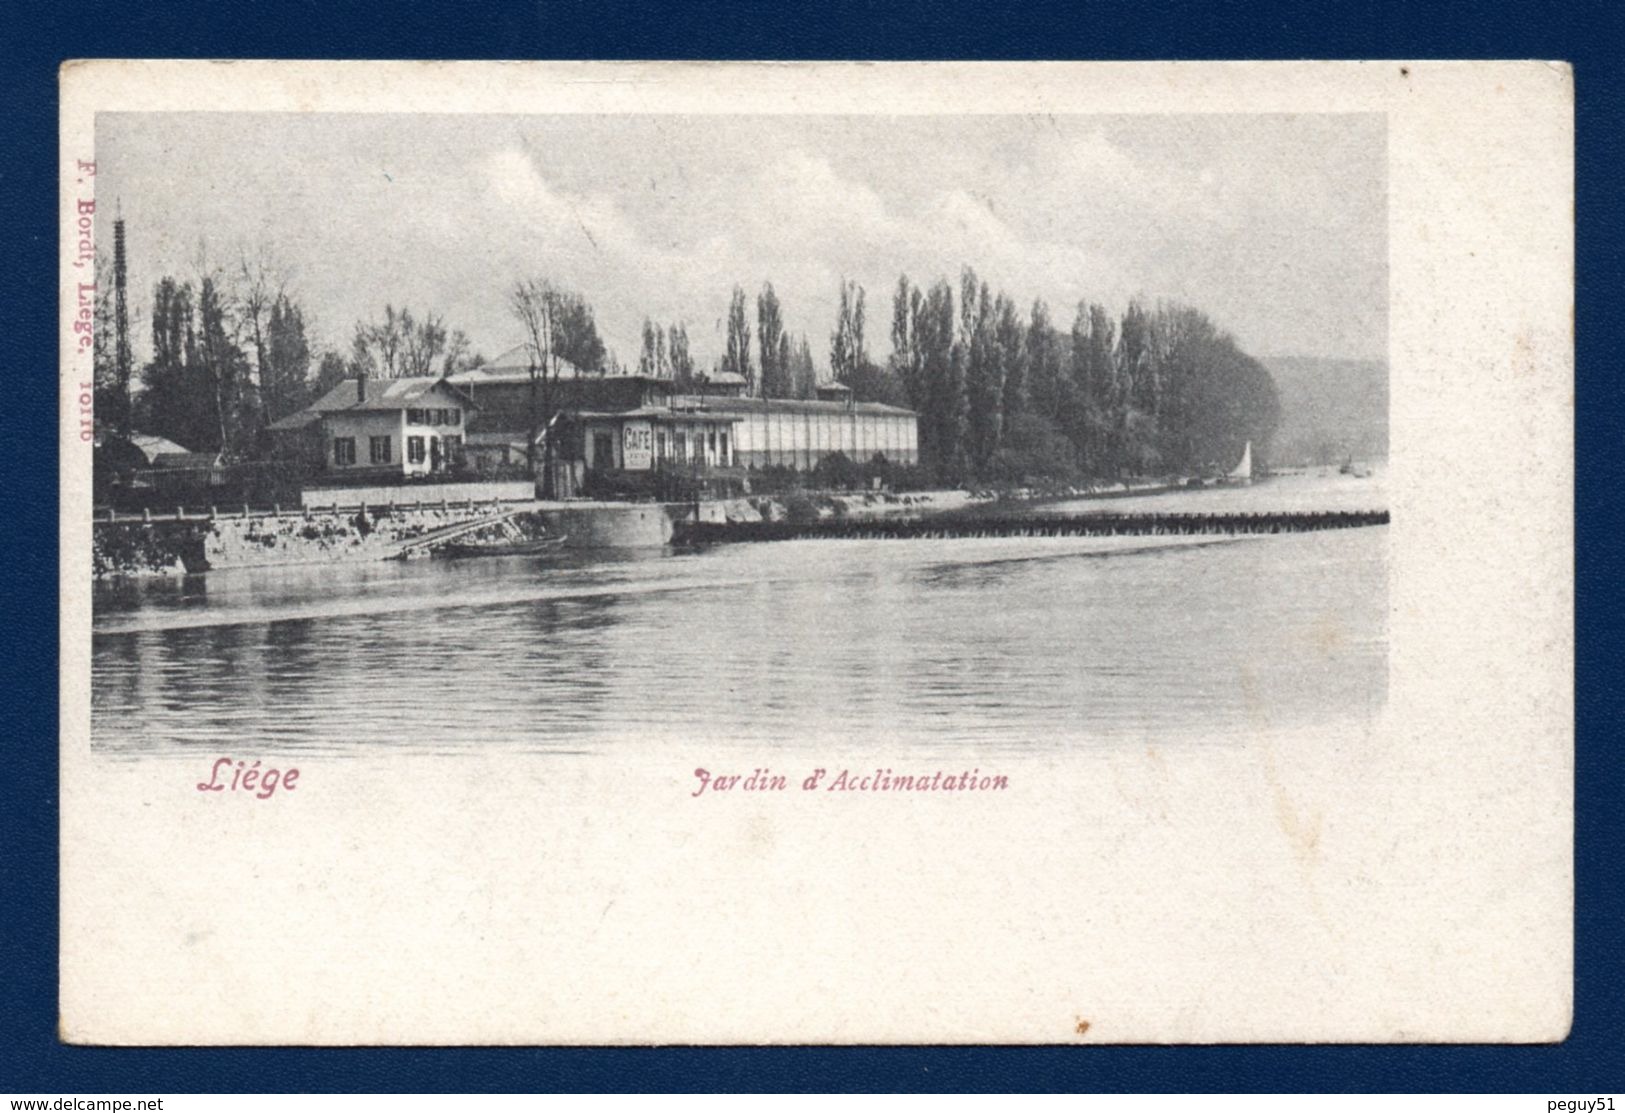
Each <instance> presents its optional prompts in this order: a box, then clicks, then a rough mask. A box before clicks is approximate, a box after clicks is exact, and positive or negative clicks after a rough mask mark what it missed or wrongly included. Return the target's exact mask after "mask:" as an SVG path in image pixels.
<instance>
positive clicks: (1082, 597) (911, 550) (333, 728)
mask: <svg viewBox="0 0 1625 1113" xmlns="http://www.w3.org/2000/svg"><path fill="white" fill-rule="evenodd" d="M96 131H97V134H96V144H97V158H96V192H97V198H98V210H97V214H98V215H97V219H98V228H100V229H101V230H102V231H103V232H104V233H105V232H107V231H110V232H111V235H105V234H104V235H102V236H100V237H99V238H98V241H97V248H96V268H97V275H98V281H97V283H96V290H97V294H96V297H97V300H96V305H95V329H96V344H95V352H96V368H95V372H96V442H95V446H96V447H95V452H96V455H95V484H96V486H95V506H94V516H95V527H94V528H95V565H94V570H95V579H96V583H95V589H94V590H95V618H94V626H93V630H94V660H93V667H92V684H91V690H92V701H93V702H92V730H93V743H94V745H95V747H96V748H97V749H98V750H105V751H108V752H118V753H124V754H131V755H135V754H145V753H149V752H154V751H158V752H164V751H168V752H188V751H194V752H195V749H196V747H199V746H201V747H205V748H207V747H218V746H219V744H220V742H221V740H222V739H223V738H234V739H236V740H237V741H236V745H237V746H238V747H239V748H240V749H242V750H243V751H244V752H249V751H253V752H255V754H256V756H258V753H259V751H261V750H275V751H288V752H293V753H301V752H307V751H315V752H325V753H340V752H346V751H349V750H351V749H354V748H357V747H374V748H386V749H387V748H402V749H410V748H422V749H427V750H431V751H434V752H447V751H455V750H458V749H461V748H464V747H468V746H478V747H492V746H511V747H514V748H515V749H516V750H519V751H522V752H537V751H541V752H545V751H549V750H556V749H566V750H583V749H588V750H600V749H601V750H606V751H608V750H613V748H614V747H615V746H616V745H617V743H619V742H621V741H622V740H624V739H626V738H628V737H640V736H647V735H649V734H650V733H651V732H667V731H669V732H675V733H678V734H682V735H687V736H701V737H707V738H709V739H711V740H713V741H714V742H715V743H716V744H718V745H722V746H734V745H747V746H750V747H766V749H764V750H763V751H762V752H764V753H769V754H771V753H773V752H775V751H776V750H779V749H781V748H789V749H793V748H794V747H795V746H796V745H797V744H798V742H799V741H802V740H804V739H805V738H807V737H808V736H812V737H813V738H814V739H815V740H818V741H823V740H827V738H828V737H829V736H830V735H844V736H852V737H856V736H858V735H874V736H880V737H884V738H885V739H886V742H887V744H888V746H890V747H892V748H894V749H895V748H896V747H898V746H899V745H902V746H907V747H909V748H911V749H912V748H915V747H919V748H922V749H926V750H930V751H932V753H933V754H934V755H935V756H941V757H943V758H945V759H946V758H954V757H958V756H964V757H966V758H970V757H974V756H975V755H976V754H977V753H978V752H983V751H986V750H988V749H989V748H991V749H993V750H1005V749H1042V748H1045V747H1075V746H1094V745H1100V746H1111V745H1118V744H1123V743H1125V742H1130V743H1131V742H1134V741H1136V740H1140V739H1144V738H1147V737H1155V738H1159V739H1164V738H1166V739H1177V738H1181V737H1185V738H1190V737H1202V738H1213V737H1218V736H1223V735H1225V734H1228V733H1234V732H1236V731H1245V730H1246V729H1248V727H1249V725H1250V724H1252V723H1255V722H1256V721H1258V720H1260V719H1263V720H1267V721H1270V722H1272V723H1275V724H1277V725H1280V724H1301V723H1315V722H1317V721H1320V720H1322V719H1326V718H1350V719H1354V720H1360V719H1363V718H1368V717H1369V716H1371V715H1372V714H1373V712H1374V710H1375V709H1377V708H1379V707H1380V706H1381V704H1382V702H1383V699H1384V693H1385V684H1386V669H1387V655H1386V633H1385V626H1386V608H1387V592H1386V556H1385V553H1386V545H1387V541H1386V529H1385V526H1386V523H1387V521H1388V510H1389V508H1388V505H1387V502H1386V498H1385V495H1384V487H1383V476H1384V473H1385V470H1386V462H1387V461H1386V457H1387V451H1388V438H1387V418H1388V415H1387V385H1388V384H1387V374H1388V370H1387V362H1386V357H1387V348H1386V344H1387V224H1386V221H1387V206H1386V166H1385V144H1386V127H1385V121H1384V119H1383V117H1381V116H1380V115H1375V114H1345V115H1335V114H1306V115H1283V114H1269V115H1245V114H1242V115H1232V114H1222V115H1211V116H1195V115H1189V116H1156V117H1150V118H1145V117H1140V118H1135V117H1124V116H1106V117H1094V116H1072V117H1068V118H1065V119H1058V118H1056V117H1053V116H1048V117H1046V116H1038V115H998V116H975V117H963V116H961V117H955V116H912V117H886V116H865V117H854V116H844V117H843V116H788V117H785V116H780V117H768V116H751V115H741V116H730V117H727V118H725V119H720V120H719V119H715V118H705V117H694V116H658V117H656V116H636V115H633V116H607V117H606V116H575V117H557V116H554V117H549V116H545V115H542V116H483V115H482V116H473V117H469V116H458V117H449V116H435V115H424V116H419V115H413V116H389V115H348V114H345V115H337V116H327V115H310V114H303V115H301V114H246V115H242V114H229V115H219V114H209V113H187V112H181V113H156V114H126V113H117V112H111V113H105V114H100V115H98V117H97V121H96ZM109 210H110V211H109ZM362 709H364V711H363V713H362V714H359V715H358V714H357V712H358V710H362Z"/></svg>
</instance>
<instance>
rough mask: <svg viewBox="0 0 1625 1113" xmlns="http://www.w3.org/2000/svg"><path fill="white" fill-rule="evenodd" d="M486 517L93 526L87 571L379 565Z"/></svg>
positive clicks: (314, 514)
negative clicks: (407, 547) (403, 549)
mask: <svg viewBox="0 0 1625 1113" xmlns="http://www.w3.org/2000/svg"><path fill="white" fill-rule="evenodd" d="M490 513H491V508H490V507H489V506H486V507H479V508H470V507H449V508H433V509H430V508H417V509H412V510H402V509H394V508H390V507H387V506H386V507H377V508H369V509H367V510H365V511H361V510H347V511H315V510H312V511H306V512H302V513H301V512H298V511H294V512H288V513H282V514H273V513H269V512H267V513H264V514H252V513H251V514H246V515H220V516H214V517H210V516H203V515H200V516H196V517H189V518H179V519H176V518H153V519H152V520H150V521H142V520H140V519H135V520H128V519H125V520H119V521H114V522H108V521H97V522H96V523H95V535H94V539H93V542H92V548H91V567H92V570H93V572H94V574H95V575H96V577H97V578H98V579H100V578H104V577H107V576H151V575H176V574H180V573H183V572H207V571H210V570H211V569H220V568H262V567H268V566H271V565H279V564H348V563H353V562H357V561H372V560H383V559H385V558H386V557H388V556H389V555H391V554H392V553H393V552H395V551H397V550H398V549H399V547H400V546H401V544H402V543H404V542H407V541H410V540H412V539H413V538H416V537H421V536H422V535H424V534H426V533H430V532H433V531H434V530H438V529H444V528H445V527H447V526H453V525H457V524H459V523H461V522H468V521H474V520H477V519H478V518H480V517H482V516H488V515H489V514H490Z"/></svg>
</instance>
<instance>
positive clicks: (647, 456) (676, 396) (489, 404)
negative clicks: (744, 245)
mask: <svg viewBox="0 0 1625 1113" xmlns="http://www.w3.org/2000/svg"><path fill="white" fill-rule="evenodd" d="M529 362H530V361H529V356H528V352H526V351H525V350H524V349H523V348H517V349H514V350H513V351H512V352H508V353H504V354H503V355H502V356H500V357H498V359H497V360H495V361H493V362H492V363H490V364H487V365H485V366H484V367H481V368H478V369H476V370H474V371H469V372H464V373H462V374H459V375H454V376H452V378H451V380H450V381H451V382H452V383H453V384H454V385H455V386H456V387H457V388H459V389H460V390H461V391H463V392H464V393H465V394H467V395H468V397H469V398H470V399H471V401H472V402H473V403H474V405H475V406H476V407H477V412H476V415H475V416H474V418H473V419H472V422H473V424H472V425H471V427H470V438H469V450H470V451H473V452H483V451H484V446H485V444H486V442H488V441H489V442H490V443H491V444H493V445H500V446H501V447H500V449H493V450H492V451H493V452H497V451H500V452H501V453H502V454H503V456H504V459H506V460H510V461H511V460H513V459H514V458H515V457H516V455H517V452H516V449H515V448H514V447H513V446H512V445H511V444H510V443H509V441H510V439H511V437H513V436H518V437H519V438H520V439H519V444H520V449H519V450H517V451H522V445H523V435H524V434H525V432H526V430H527V428H528V427H529V426H530V424H531V421H532V420H533V417H532V387H531V383H530V374H529V366H528V365H529ZM743 390H744V382H743V380H740V379H738V377H737V376H734V377H731V378H728V379H723V378H721V377H719V378H717V379H715V380H710V381H704V382H701V383H697V384H695V387H694V389H693V390H692V391H690V390H683V391H681V392H680V391H679V390H678V389H677V387H676V385H675V384H674V383H673V382H672V381H671V380H670V379H663V378H658V377H652V376H646V375H608V376H605V375H593V374H590V373H585V372H581V371H578V370H576V369H575V368H573V367H569V366H565V367H564V368H562V370H561V373H560V374H559V376H558V377H557V378H556V379H554V380H553V381H552V382H550V383H549V384H548V385H547V387H546V389H545V391H542V390H538V391H537V395H538V396H540V395H542V394H544V393H545V395H546V396H548V398H549V399H550V401H551V406H550V407H549V406H548V405H547V402H544V401H542V399H541V398H540V397H538V399H537V404H538V405H539V406H540V407H541V408H550V409H551V410H553V411H554V412H552V413H547V414H537V415H535V417H534V420H535V421H536V422H537V423H538V424H540V425H545V426H546V429H545V435H546V436H548V437H550V438H551V439H552V441H553V445H554V454H555V455H554V458H555V459H558V460H562V461H565V462H567V463H570V464H572V465H575V466H576V467H578V468H580V469H581V470H584V471H588V472H599V471H649V470H651V469H656V468H662V467H677V468H682V469H685V470H687V469H692V468H699V469H706V468H720V469H736V468H752V467H758V468H759V467H769V466H782V467H793V468H796V469H798V470H802V471H806V470H810V469H811V468H813V467H815V466H817V464H818V461H820V460H822V459H823V458H824V457H826V456H829V455H832V454H834V453H837V452H839V453H844V454H845V455H846V456H847V457H848V458H850V459H852V460H854V461H857V462H860V463H861V462H867V461H868V460H870V459H872V458H873V457H874V456H875V455H877V454H880V455H884V456H885V457H886V459H888V460H890V461H893V462H895V463H905V464H914V463H918V462H919V433H918V423H917V420H916V417H915V414H914V412H913V411H912V410H906V409H901V408H899V407H897V406H886V405H881V404H880V403H876V402H852V401H850V400H849V399H848V396H847V395H846V392H845V388H844V387H839V386H835V385H831V386H827V387H825V388H823V389H821V390H820V392H819V393H820V399H819V400H817V401H810V400H809V401H800V400H790V399H777V398H775V399H761V398H747V397H743V396H742V392H743ZM572 470H574V469H572Z"/></svg>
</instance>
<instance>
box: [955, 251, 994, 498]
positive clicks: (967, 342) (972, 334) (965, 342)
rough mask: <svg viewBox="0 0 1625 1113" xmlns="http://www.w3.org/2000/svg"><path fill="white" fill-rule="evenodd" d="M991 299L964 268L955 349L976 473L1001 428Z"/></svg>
mask: <svg viewBox="0 0 1625 1113" xmlns="http://www.w3.org/2000/svg"><path fill="white" fill-rule="evenodd" d="M995 327H996V321H995V318H994V309H993V297H992V294H991V292H990V291H989V290H988V287H987V283H986V282H981V281H978V279H977V277H976V272H975V271H973V270H972V269H971V268H969V267H966V268H964V270H962V271H961V272H960V276H959V346H960V348H961V350H962V356H961V358H962V360H963V362H964V367H965V394H966V397H967V399H968V400H969V402H970V426H969V429H968V435H969V444H968V446H967V447H968V448H969V450H970V456H971V460H972V462H973V464H974V465H975V466H976V468H977V469H978V470H981V469H984V468H986V466H987V464H988V461H990V460H991V459H992V458H993V454H994V453H995V452H997V451H998V450H999V436H1000V433H1001V432H1002V429H1003V424H1004V364H1003V361H1002V360H1001V359H1000V354H1001V353H1000V351H999V347H998V342H997V338H996V336H995Z"/></svg>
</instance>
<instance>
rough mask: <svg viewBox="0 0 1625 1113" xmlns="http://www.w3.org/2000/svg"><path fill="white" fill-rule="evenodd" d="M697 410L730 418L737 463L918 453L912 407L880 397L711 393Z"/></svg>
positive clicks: (905, 458)
mask: <svg viewBox="0 0 1625 1113" xmlns="http://www.w3.org/2000/svg"><path fill="white" fill-rule="evenodd" d="M701 412H703V413H706V414H713V415H721V414H726V415H728V416H729V417H732V418H733V419H734V421H735V423H736V424H735V425H734V459H735V461H736V462H737V463H738V465H739V466H740V467H747V468H748V467H768V466H772V465H778V466H783V467H793V468H797V469H799V470H802V471H806V470H808V469H811V468H813V467H815V466H816V465H817V463H818V461H819V460H822V459H823V458H824V457H825V456H829V455H831V454H833V453H836V452H840V453H844V454H845V455H846V456H847V457H848V458H849V459H852V460H855V461H858V462H859V463H862V462H865V461H867V460H870V459H873V458H874V457H875V456H876V455H877V454H878V455H883V456H885V457H886V459H888V460H890V461H892V462H893V463H900V464H914V463H918V462H919V458H920V442H919V424H918V421H917V420H916V418H915V416H914V411H913V410H905V409H900V408H898V407H897V406H886V405H882V404H881V403H879V402H824V401H820V402H811V401H794V400H790V399H780V398H773V399H762V398H715V397H711V398H705V399H704V400H703V409H702V411H701Z"/></svg>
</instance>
